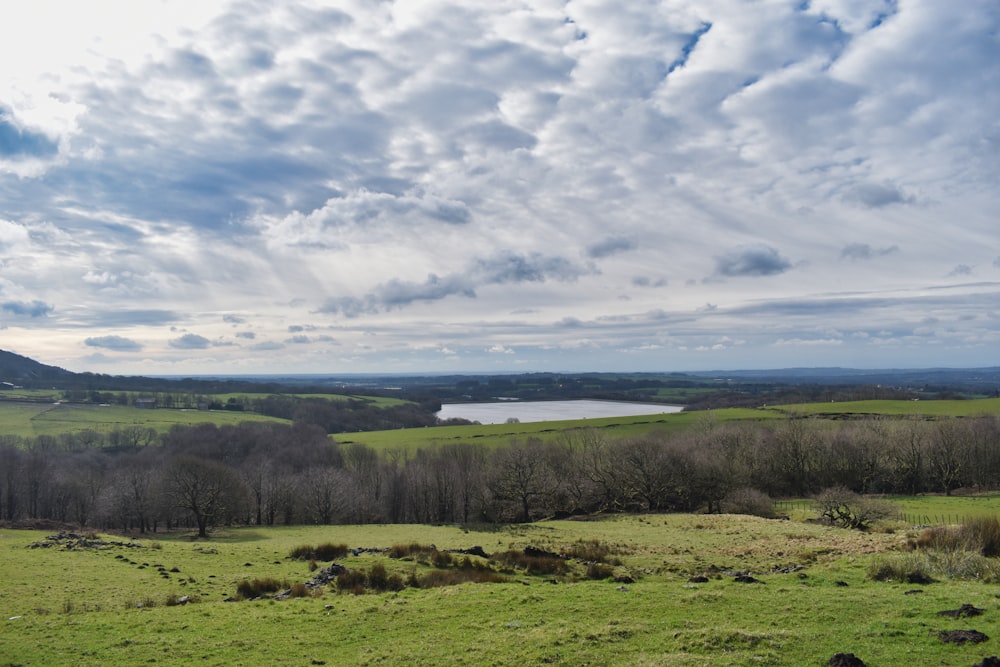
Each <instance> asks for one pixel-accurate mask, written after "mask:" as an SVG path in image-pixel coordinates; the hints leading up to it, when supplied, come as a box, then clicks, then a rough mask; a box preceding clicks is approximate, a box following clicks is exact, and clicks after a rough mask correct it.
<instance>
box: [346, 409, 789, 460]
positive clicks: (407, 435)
mask: <svg viewBox="0 0 1000 667" xmlns="http://www.w3.org/2000/svg"><path fill="white" fill-rule="evenodd" d="M782 418H784V416H783V415H780V414H778V413H774V412H769V411H761V410H752V409H744V408H725V409H721V410H706V411H704V412H675V413H670V414H653V415H639V416H624V417H600V418H596V419H573V420H561V421H546V422H524V423H516V424H471V425H458V426H428V427H426V428H412V429H396V430H391V431H366V432H364V433H350V434H344V433H341V434H336V435H335V436H334V439H335V440H337V441H338V442H341V443H351V442H358V443H362V444H365V445H367V446H369V447H372V448H373V449H380V450H387V449H406V450H415V449H420V448H427V447H433V446H435V445H443V444H452V443H468V442H471V443H474V444H481V445H483V446H485V447H498V446H501V445H506V444H510V442H511V441H512V440H526V439H528V438H539V439H541V440H551V439H554V438H557V437H565V436H570V437H572V435H573V433H574V432H582V431H589V430H598V431H599V432H601V433H604V434H606V435H607V436H608V437H610V438H620V437H626V436H634V435H642V434H644V433H649V432H651V431H671V432H673V431H680V430H684V429H685V428H689V427H691V426H692V425H696V424H699V423H710V422H711V423H714V422H719V421H730V420H740V419H749V420H761V419H782Z"/></svg>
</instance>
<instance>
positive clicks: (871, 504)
mask: <svg viewBox="0 0 1000 667" xmlns="http://www.w3.org/2000/svg"><path fill="white" fill-rule="evenodd" d="M813 503H814V505H815V507H816V510H817V511H818V512H819V516H820V519H821V520H823V521H825V522H827V523H829V524H831V525H834V526H840V527H841V528H854V529H856V530H868V529H869V528H871V525H872V523H874V522H875V521H879V520H881V519H885V518H886V517H889V516H891V515H892V514H893V512H894V511H895V508H894V507H893V505H892V504H891V503H889V502H886V501H885V500H882V499H881V498H873V497H871V496H862V495H859V494H857V493H855V492H853V491H851V490H850V489H847V488H845V487H842V486H837V487H832V488H829V489H826V490H824V491H822V492H820V493H819V495H817V496H816V497H815V499H814V500H813Z"/></svg>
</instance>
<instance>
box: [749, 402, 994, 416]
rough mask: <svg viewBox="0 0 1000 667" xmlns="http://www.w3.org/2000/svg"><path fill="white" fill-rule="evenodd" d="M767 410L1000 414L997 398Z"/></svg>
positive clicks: (790, 412)
mask: <svg viewBox="0 0 1000 667" xmlns="http://www.w3.org/2000/svg"><path fill="white" fill-rule="evenodd" d="M766 409H767V410H768V411H773V412H778V413H781V414H785V415H816V416H824V415H826V416H842V415H888V416H923V417H974V416H978V415H1000V398H977V399H972V400H966V401H843V402H838V403H799V404H795V405H776V406H773V407H770V408H766Z"/></svg>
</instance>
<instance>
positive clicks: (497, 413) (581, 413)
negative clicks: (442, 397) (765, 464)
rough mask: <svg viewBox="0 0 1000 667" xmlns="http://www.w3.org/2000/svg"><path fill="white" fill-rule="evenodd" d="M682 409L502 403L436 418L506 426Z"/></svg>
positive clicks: (447, 411) (450, 406)
mask: <svg viewBox="0 0 1000 667" xmlns="http://www.w3.org/2000/svg"><path fill="white" fill-rule="evenodd" d="M682 409H683V407H682V406H680V405H663V404H662V403H630V402H627V401H594V400H579V401H499V402H495V403H446V404H445V405H442V406H441V411H440V412H438V413H437V416H438V417H440V418H441V419H454V418H461V419H468V420H470V421H476V422H479V423H480V424H503V423H505V422H507V421H509V420H511V419H516V420H517V421H519V422H545V421H556V420H561V419H595V418H597V417H630V416H634V415H660V414H667V413H671V412H680V411H681V410H682Z"/></svg>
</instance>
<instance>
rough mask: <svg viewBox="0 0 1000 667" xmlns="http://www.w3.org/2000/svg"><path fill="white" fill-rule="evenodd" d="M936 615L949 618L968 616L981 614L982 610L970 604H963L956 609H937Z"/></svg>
mask: <svg viewBox="0 0 1000 667" xmlns="http://www.w3.org/2000/svg"><path fill="white" fill-rule="evenodd" d="M937 615H938V616H950V617H951V618H968V617H970V616H982V615H983V610H982V609H979V608H977V607H973V606H972V605H971V604H963V605H962V606H961V607H959V608H958V609H946V610H944V611H939V612H938V613H937Z"/></svg>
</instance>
